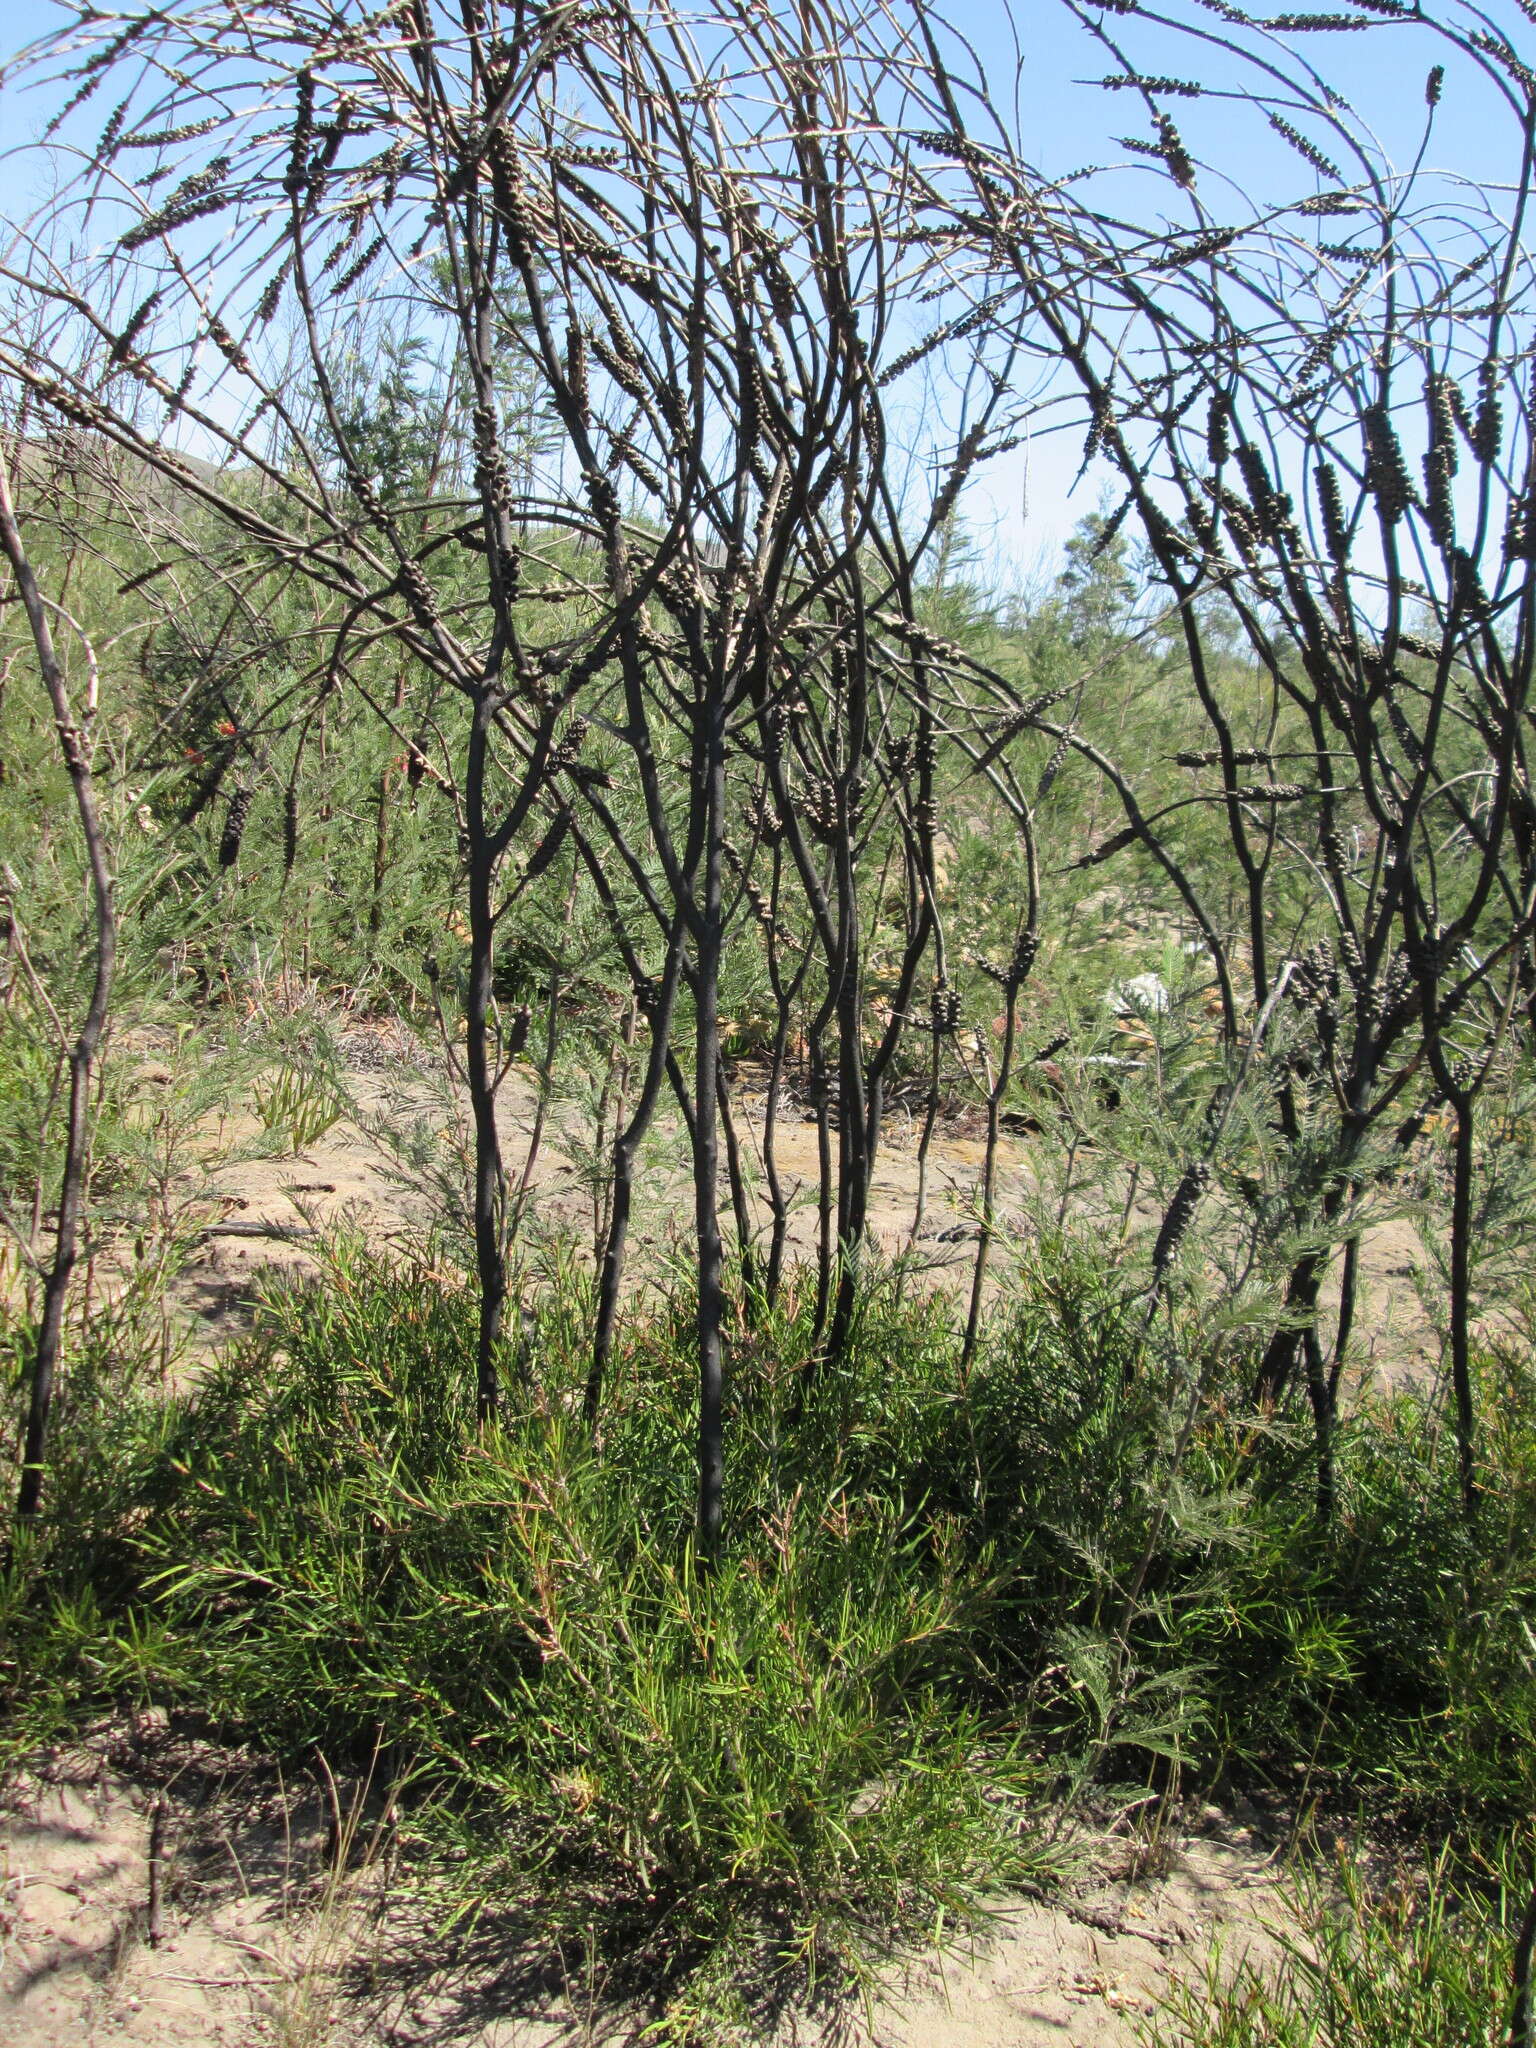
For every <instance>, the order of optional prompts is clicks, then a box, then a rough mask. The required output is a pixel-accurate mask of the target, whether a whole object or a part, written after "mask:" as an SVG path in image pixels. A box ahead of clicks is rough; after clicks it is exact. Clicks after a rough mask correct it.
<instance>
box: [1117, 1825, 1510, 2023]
mask: <svg viewBox="0 0 1536 2048" xmlns="http://www.w3.org/2000/svg"><path fill="white" fill-rule="evenodd" d="M1531 1850H1532V1843H1531V1838H1530V1835H1529V1832H1526V1833H1524V1834H1517V1835H1512V1836H1508V1837H1505V1838H1503V1839H1501V1840H1500V1841H1498V1842H1497V1843H1495V1844H1494V1845H1493V1847H1492V1848H1491V1849H1490V1850H1489V1852H1488V1853H1487V1854H1486V1855H1476V1856H1474V1857H1473V1858H1472V1859H1471V1861H1470V1863H1467V1862H1461V1863H1457V1862H1456V1861H1454V1860H1453V1859H1452V1857H1451V1855H1450V1853H1449V1852H1448V1851H1444V1852H1442V1853H1441V1854H1440V1855H1439V1856H1438V1857H1437V1858H1436V1859H1435V1862H1434V1864H1433V1865H1432V1867H1431V1868H1430V1869H1429V1870H1428V1871H1427V1872H1424V1873H1422V1874H1421V1873H1416V1872H1414V1871H1412V1870H1404V1871H1401V1872H1400V1873H1399V1874H1398V1875H1397V1877H1396V1878H1395V1880H1394V1881H1391V1882H1383V1881H1382V1880H1381V1879H1379V1878H1373V1877H1372V1876H1371V1875H1370V1874H1369V1873H1368V1872H1367V1871H1366V1870H1365V1869H1363V1868H1362V1866H1361V1864H1360V1863H1359V1862H1358V1861H1357V1860H1356V1859H1355V1858H1353V1857H1351V1856H1348V1855H1341V1856H1340V1858H1339V1860H1338V1864H1337V1869H1336V1878H1337V1882H1336V1884H1335V1885H1332V1886H1324V1885H1322V1884H1320V1883H1319V1884H1314V1885H1313V1886H1312V1887H1311V1888H1310V1890H1308V1891H1305V1892H1304V1893H1303V1895H1302V1896H1301V1898H1300V1899H1299V1900H1298V1901H1297V1904H1296V1921H1297V1927H1296V1931H1294V1932H1290V1931H1287V1932H1283V1933H1282V1935H1281V1940H1282V1958H1281V1962H1280V1966H1279V1968H1278V1970H1276V1971H1273V1972H1267V1971H1262V1970H1260V1969H1258V1968H1256V1967H1255V1966H1254V1965H1253V1964H1252V1963H1250V1962H1247V1961H1244V1962H1242V1963H1240V1964H1239V1965H1238V1967H1237V1969H1236V1970H1235V1971H1233V1972H1229V1971H1227V1970H1225V1969H1224V1968H1223V1965H1222V1961H1221V1958H1220V1956H1219V1955H1216V1956H1214V1957H1213V1958H1212V1959H1211V1961H1210V1963H1209V1965H1208V1969H1207V1974H1206V1978H1205V1981H1204V1982H1203V1983H1195V1984H1184V1985H1181V1986H1179V1987H1177V1988H1176V1989H1175V1991H1174V1994H1173V1996H1172V1998H1171V1999H1170V2001H1169V2003H1168V2006H1167V2008H1166V2010H1165V2012H1164V2013H1163V2014H1162V2015H1160V2016H1159V2018H1158V2019H1157V2020H1156V2021H1155V2022H1154V2023H1153V2024H1152V2025H1151V2026H1150V2027H1149V2028H1147V2029H1146V2030H1145V2033H1144V2035H1143V2038H1144V2040H1145V2041H1146V2042H1147V2043H1148V2048H1402V2044H1404V2043H1407V2042H1412V2043H1413V2044H1414V2048H1504V2044H1505V2043H1506V2042H1507V2041H1508V2039H1509V2027H1510V2006H1511V2002H1512V1992H1511V1984H1512V1957H1513V1949H1514V1941H1515V1928H1516V1926H1517V1925H1518V1923H1519V1920H1520V1917H1521V1914H1522V1913H1523V1911H1524V1909H1525V1904H1526V1901H1527V1899H1528V1898H1529V1897H1530V1891H1531V1883H1532V1862H1531Z"/></svg>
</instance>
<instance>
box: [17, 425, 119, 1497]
mask: <svg viewBox="0 0 1536 2048" xmlns="http://www.w3.org/2000/svg"><path fill="white" fill-rule="evenodd" d="M0 546H3V548H4V550H5V554H6V557H7V559H8V561H9V562H10V565H11V571H12V574H13V575H14V576H15V578H16V587H17V590H18V591H19V593H20V595H21V601H22V605H23V608H24V609H25V611H26V614H27V624H28V626H29V627H30V628H31V631H32V641H33V645H34V647H35V648H36V650H37V659H38V666H39V668H40V669H41V671H42V677H43V684H44V687H45V688H46V690H47V692H48V697H49V701H50V703H51V705H52V707H53V718H54V726H55V730H56V731H57V733H58V739H59V747H60V751H61V752H62V754H63V756H64V763H65V766H66V767H67V769H68V770H69V779H70V783H71V786H72V788H73V790H74V796H75V810H76V813H77V815H78V817H79V820H80V832H81V837H82V838H83V839H84V842H85V851H86V860H87V863H88V865H89V868H90V876H91V900H92V906H93V910H94V915H95V925H96V972H95V979H94V981H93V983H92V986H91V997H90V1002H89V1004H88V1005H87V1008H86V1013H85V1018H84V1021H83V1022H82V1024H81V1027H80V1032H79V1035H78V1037H77V1038H76V1040H75V1043H74V1046H73V1047H72V1049H71V1051H70V1056H69V1111H68V1117H67V1121H66V1125H65V1134H64V1161H63V1172H62V1181H61V1186H60V1193H59V1216H58V1224H57V1227H56V1229H55V1231H54V1251H53V1262H52V1264H51V1265H50V1267H49V1269H48V1273H47V1276H46V1278H45V1280H44V1282H43V1303H42V1317H41V1320H40V1322H39V1325H38V1333H37V1345H36V1348H35V1350H34V1352H33V1354H32V1381H31V1388H30V1391H29V1396H28V1402H27V1427H26V1439H25V1443H24V1445H23V1449H22V1463H21V1485H20V1489H19V1491H18V1494H17V1499H16V1515H17V1519H18V1521H20V1522H29V1521H33V1520H35V1519H36V1516H37V1512H38V1508H39V1506H40V1504H41V1501H42V1490H43V1473H44V1470H45V1466H46V1460H47V1455H48V1424H49V1420H50V1418H51V1415H52V1410H53V1388H54V1378H55V1374H56V1372H57V1368H58V1358H59V1344H60V1339H61V1337H62V1334H63V1329H64V1308H65V1302H66V1299H67V1296H68V1293H69V1281H70V1275H71V1274H72V1273H73V1271H74V1268H75V1259H76V1254H77V1250H78V1242H79V1229H80V1208H81V1202H82V1198H83V1194H84V1185H85V1166H86V1157H87V1152H88V1147H89V1140H90V1099H91V1078H92V1070H93V1067H94V1065H95V1060H96V1054H97V1050H98V1048H99V1047H100V1044H101V1038H102V1033H103V1032H104V1030H105V1029H106V1022H107V1005H108V1003H109V1001H110V999H111V994H112V971H113V967H114V966H115V964H116V956H117V920H116V914H115V911H114V908H113V901H112V876H111V873H110V872H109V869H108V865H107V848H106V841H105V838H104V836H103V833H102V826H101V814H100V812H99V811H98V809H97V806H96V787H95V782H94V780H93V778H92V775H91V765H90V756H89V752H88V749H87V745H86V739H85V735H84V734H83V733H82V732H81V730H80V728H79V726H78V725H77V724H76V723H75V719H74V714H73V711H72V710H71V707H70V701H69V689H68V685H67V683H66V681H65V676H64V670H63V666H62V664H61V663H60V661H59V659H58V655H57V652H56V651H55V648H54V644H53V633H52V630H51V628H50V626H49V623H48V611H47V606H46V604H45V602H44V599H43V596H42V593H41V591H40V590H39V589H38V585H37V580H36V578H35V576H34V575H33V573H32V565H31V563H30V561H29V560H28V559H27V554H26V550H25V548H24V547H23V545H22V540H21V534H20V531H19V529H18V527H17V524H16V515H15V511H14V509H13V507H12V504H11V493H10V487H9V480H8V478H7V477H6V475H5V470H4V465H3V464H0Z"/></svg>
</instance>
